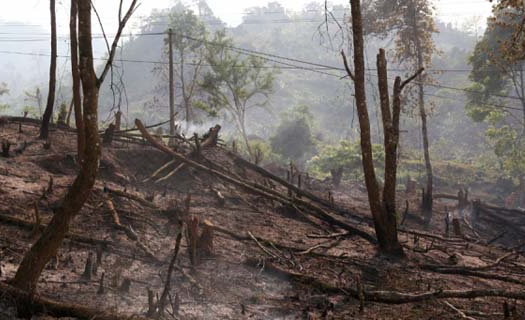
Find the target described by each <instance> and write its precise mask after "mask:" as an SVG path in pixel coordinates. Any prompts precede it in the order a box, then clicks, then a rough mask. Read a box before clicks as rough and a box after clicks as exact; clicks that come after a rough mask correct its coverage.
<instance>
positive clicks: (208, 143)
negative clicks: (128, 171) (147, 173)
mask: <svg viewBox="0 0 525 320" xmlns="http://www.w3.org/2000/svg"><path fill="white" fill-rule="evenodd" d="M220 131H221V126H220V125H218V124H217V125H215V127H211V128H210V130H209V131H208V133H206V134H205V135H204V140H203V141H202V142H200V141H199V140H198V138H197V136H196V138H195V149H194V150H193V151H192V152H191V153H190V154H188V155H185V157H193V156H195V155H200V150H201V149H208V148H211V147H215V146H216V145H217V141H218V140H219V132H220ZM173 162H174V160H172V161H170V162H168V163H167V164H165V165H164V166H162V168H161V169H159V170H157V171H155V172H154V173H153V175H152V176H151V177H150V178H148V179H147V180H149V179H152V178H153V177H155V176H156V175H158V174H159V173H160V172H161V171H163V170H164V169H167V168H168V167H169V166H170V165H171V164H172V163H173ZM184 165H185V163H184V162H182V163H181V164H179V165H178V166H177V167H176V168H175V169H173V170H172V171H171V172H169V173H168V174H167V175H166V176H164V177H162V178H160V179H157V180H156V181H155V183H159V182H161V181H164V180H167V179H168V178H169V177H171V176H173V175H174V174H176V173H177V172H178V171H180V170H181V169H182V168H184ZM145 181H146V180H145Z"/></svg>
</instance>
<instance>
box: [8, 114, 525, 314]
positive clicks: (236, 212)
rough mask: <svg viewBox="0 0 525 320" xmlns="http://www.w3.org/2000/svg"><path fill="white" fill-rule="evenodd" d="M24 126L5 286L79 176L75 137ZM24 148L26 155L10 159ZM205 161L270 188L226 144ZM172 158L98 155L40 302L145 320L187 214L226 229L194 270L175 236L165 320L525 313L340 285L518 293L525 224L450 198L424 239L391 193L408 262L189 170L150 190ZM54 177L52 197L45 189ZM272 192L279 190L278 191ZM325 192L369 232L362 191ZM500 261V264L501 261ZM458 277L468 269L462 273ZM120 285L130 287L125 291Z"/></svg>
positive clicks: (12, 174) (476, 301)
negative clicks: (456, 225)
mask: <svg viewBox="0 0 525 320" xmlns="http://www.w3.org/2000/svg"><path fill="white" fill-rule="evenodd" d="M22 131H23V132H22V133H20V132H19V125H18V124H16V123H10V124H7V125H4V126H2V127H0V137H1V138H2V139H8V140H9V141H10V142H12V143H13V146H12V147H11V156H10V157H9V158H0V268H1V274H0V281H7V280H8V279H10V278H12V277H13V276H14V274H15V272H16V270H17V267H18V265H19V263H20V262H21V259H22V257H23V255H24V254H25V252H27V250H28V249H29V247H30V245H31V244H32V243H33V242H34V241H35V240H36V239H37V238H38V234H39V231H38V230H36V231H34V230H32V228H31V226H30V224H32V223H33V222H34V221H35V218H34V212H35V207H37V208H38V211H39V213H40V217H41V220H42V224H44V225H45V224H47V223H48V222H49V220H50V219H51V217H52V215H53V209H54V208H56V207H57V206H58V205H59V203H60V199H61V198H62V196H63V195H64V194H65V192H66V190H67V188H68V187H69V185H70V184H71V183H72V181H73V179H74V177H75V173H76V170H77V167H78V164H77V161H76V156H75V150H76V149H75V135H74V133H72V132H70V131H66V130H58V129H56V130H55V131H53V132H52V134H51V136H52V139H51V146H50V148H49V149H46V148H44V145H43V142H42V141H39V140H36V139H35V137H36V136H37V127H36V126H34V125H32V124H28V123H25V124H23V125H22ZM24 144H25V145H26V147H25V149H24V150H23V152H16V150H17V149H20V148H21V147H23V146H24ZM202 157H203V159H200V160H201V161H202V162H204V163H211V164H214V165H218V166H220V167H221V168H225V169H226V170H228V171H229V172H230V173H231V174H232V175H235V176H237V177H241V178H242V179H245V180H248V181H255V182H258V183H261V184H265V183H267V182H266V181H265V179H266V178H265V177H263V176H261V175H260V174H258V173H256V172H253V171H251V170H249V169H245V168H241V167H239V166H238V165H236V163H235V162H234V159H233V158H232V157H231V154H230V153H229V152H226V151H225V150H224V149H223V148H219V147H216V148H213V149H209V150H205V151H203V155H202ZM170 160H171V158H170V156H168V155H165V154H163V153H161V152H160V151H157V150H155V149H153V147H151V146H146V145H138V144H129V143H123V142H114V143H113V144H112V145H111V146H109V147H108V146H106V147H104V148H103V155H102V161H101V164H100V167H101V174H100V178H99V179H98V181H97V183H96V186H95V189H94V191H93V192H92V193H91V195H90V198H89V201H88V203H87V205H86V206H85V207H84V208H83V209H82V211H81V213H80V214H79V215H78V216H77V217H76V219H75V220H74V223H73V225H72V226H71V230H70V233H69V234H70V237H68V239H67V240H66V241H65V243H64V244H63V245H62V247H61V249H60V252H59V254H58V255H57V257H56V259H53V260H52V261H51V262H50V263H49V265H48V266H47V267H46V269H45V271H44V272H43V274H42V277H41V279H40V282H39V285H38V292H39V295H40V296H45V297H49V298H52V299H54V300H57V301H61V302H67V303H75V304H80V305H87V306H90V307H93V308H97V309H99V310H100V311H101V312H123V313H126V314H140V315H144V314H145V312H146V311H147V309H148V290H151V291H152V292H153V293H154V295H160V294H161V293H162V291H163V288H164V284H165V281H166V276H167V269H168V264H169V261H170V259H171V257H172V255H173V251H174V247H175V238H176V235H177V232H178V231H179V224H178V222H177V221H179V220H183V221H187V219H188V218H189V217H190V216H191V217H196V218H198V220H199V221H200V222H203V221H205V220H207V221H209V222H210V223H211V224H213V225H214V226H216V227H218V228H221V229H222V230H223V231H226V232H219V231H214V232H213V252H212V254H211V255H204V256H199V257H198V260H199V261H197V263H196V264H195V265H193V264H192V263H191V261H190V255H189V254H188V241H187V237H183V241H182V248H181V251H180V255H179V258H178V260H177V263H176V268H175V271H174V272H173V277H172V281H171V288H170V297H171V299H170V300H171V302H172V304H171V303H170V306H168V308H167V313H166V315H165V317H166V319H174V318H175V319H459V318H463V317H464V318H469V317H470V318H469V319H472V318H474V319H502V318H503V317H504V307H503V306H504V304H505V303H506V304H507V305H508V306H509V307H508V309H510V314H511V315H510V317H514V318H515V319H522V318H524V317H525V305H524V303H523V301H520V300H517V301H515V300H512V299H505V298H501V297H479V298H473V299H452V298H451V299H436V298H429V299H426V300H424V301H419V302H413V303H402V304H391V303H377V302H372V301H364V305H363V308H361V302H360V300H359V299H356V298H355V297H353V296H352V295H350V294H348V292H347V291H346V290H345V288H354V289H355V288H362V289H363V290H364V291H365V292H366V291H396V292H403V293H420V292H427V291H439V290H450V289H452V290H467V289H489V288H492V289H496V288H499V289H506V290H511V291H516V292H519V291H522V290H523V288H524V285H525V277H524V275H525V258H524V256H523V244H524V242H523V239H524V234H525V231H524V227H523V223H524V222H525V216H522V217H520V216H519V215H518V216H507V217H506V219H507V220H506V221H512V222H513V225H512V227H510V228H509V227H508V225H505V224H502V223H501V222H500V223H498V222H497V221H496V220H490V219H489V218H487V219H472V217H471V216H470V214H469V213H461V212H459V211H457V210H456V211H454V210H455V209H454V206H455V205H456V201H449V200H445V201H438V202H436V205H435V213H434V217H433V222H432V224H431V225H430V227H429V228H428V229H427V230H424V228H423V226H422V219H421V218H420V216H421V214H420V212H419V209H418V207H419V205H418V199H417V195H411V196H407V195H405V194H400V195H399V199H398V200H399V212H401V213H403V212H404V210H405V200H407V201H408V202H409V204H410V205H409V208H410V210H409V213H408V215H407V217H406V221H405V222H404V225H403V227H402V228H403V230H406V231H403V232H400V235H399V236H400V240H401V242H402V244H403V247H404V249H405V253H406V258H405V259H402V260H392V259H388V258H385V257H382V256H378V255H377V252H376V249H375V246H374V245H373V244H371V243H369V242H368V241H367V240H365V239H363V238H361V237H359V236H352V235H349V234H343V233H342V231H343V230H341V229H339V228H337V227H334V226H333V225H330V224H328V223H327V222H325V221H322V220H320V219H318V218H316V217H314V216H312V215H310V214H309V213H308V212H298V211H297V210H294V209H293V208H290V207H286V206H283V205H281V204H279V203H277V202H275V201H272V200H267V199H264V198H262V197H260V196H256V195H253V194H251V193H249V192H248V191H246V190H243V189H241V188H238V187H235V186H233V185H231V184H229V183H227V182H225V181H221V180H219V179H217V178H216V177H213V176H211V175H209V174H207V173H202V172H200V171H197V170H195V169H192V168H189V167H184V168H183V169H182V170H180V171H179V172H177V173H176V174H174V175H173V176H172V177H170V178H168V179H166V180H164V181H161V182H158V183H155V181H154V180H155V179H150V180H148V181H145V180H146V179H148V178H150V177H151V175H152V174H153V172H155V171H156V170H157V169H158V168H160V167H161V166H162V165H164V164H165V163H166V162H168V161H170ZM51 179H52V181H53V182H52V188H50V189H51V190H47V189H49V188H48V187H49V184H50V183H49V181H50V180H51ZM275 188H276V190H278V191H279V192H282V194H287V190H286V189H285V188H283V187H282V186H278V185H277V186H275ZM115 190H116V191H121V193H118V192H114V191H115ZM329 190H330V191H331V192H332V193H333V196H334V202H335V203H336V205H337V206H338V207H340V208H344V209H345V210H347V211H348V212H351V213H352V214H353V215H356V216H358V217H361V219H357V218H356V217H352V216H346V217H341V219H345V221H347V222H349V223H356V224H357V221H358V220H362V221H361V222H360V227H361V228H362V229H363V230H366V231H368V232H369V233H371V234H373V232H374V230H373V228H372V227H371V224H370V213H369V209H368V204H367V200H366V199H367V198H366V193H365V192H364V188H363V186H362V185H360V184H358V183H343V185H342V186H340V187H339V188H337V189H335V188H333V187H332V186H330V185H329V184H327V183H323V182H320V181H313V182H312V183H311V189H310V191H311V192H312V193H315V194H317V195H318V196H320V197H326V195H327V193H328V191H329ZM122 194H124V195H126V196H122ZM130 195H131V197H130ZM188 195H190V196H188ZM133 198H134V199H133ZM187 199H190V200H189V203H190V208H189V212H187V211H188V210H186V206H185V203H186V202H187ZM108 200H111V202H112V203H113V204H114V207H115V209H116V212H117V214H118V216H119V219H120V222H121V224H122V225H123V226H125V227H130V228H131V229H132V230H133V232H134V233H135V234H136V235H137V237H138V241H137V240H135V241H134V240H132V239H130V238H129V236H128V235H127V234H126V233H125V232H123V231H122V229H119V228H117V227H116V225H115V221H114V216H113V215H112V212H111V211H110V209H109V208H108V205H107V201H108ZM149 204H151V205H149ZM447 212H453V214H455V215H457V214H460V216H461V218H462V222H461V223H462V224H461V226H462V232H463V233H464V235H465V238H464V239H458V238H455V237H450V238H448V237H446V236H445V223H444V221H445V218H446V215H447ZM400 218H401V217H400ZM463 218H464V219H463ZM20 221H23V222H26V224H23V223H21V222H20ZM498 221H499V220H498ZM450 228H452V227H450ZM413 230H418V232H413ZM450 232H452V231H450ZM338 233H339V234H340V235H339V236H338V235H337V234H338ZM502 233H504V234H503V235H501V234H502ZM498 235H501V236H500V237H499V238H497V239H495V238H496V237H497V236H498ZM255 239H257V241H256V240H255ZM491 240H493V241H492V242H491ZM488 242H491V243H490V244H487V243H488ZM144 247H145V248H144ZM511 248H512V250H511ZM97 252H98V254H99V255H100V253H101V258H102V259H101V261H100V264H99V265H98V268H97V270H96V273H95V274H93V275H92V276H91V278H90V279H86V277H84V273H85V272H84V271H85V265H86V260H87V259H88V257H89V256H90V255H91V256H92V258H93V259H94V257H95V256H96V255H97ZM501 257H505V259H501V261H499V260H498V258H501ZM496 262H497V263H496ZM460 270H467V271H471V274H459V273H461V272H463V271H460ZM463 273H464V272H463ZM294 275H300V276H294ZM498 276H499V277H498ZM102 278H103V279H104V281H103V283H102V282H101V279H102ZM305 279H307V280H305ZM125 282H129V283H130V285H129V286H126V285H124V286H123V283H125ZM358 283H360V284H361V285H360V286H359V285H358ZM320 284H323V285H320ZM328 288H329V289H328ZM0 301H1V302H0V319H14V318H15V316H14V315H15V310H14V307H13V305H12V301H10V300H9V299H7V298H5V297H3V296H2V295H1V293H0ZM457 309H459V310H463V311H458V310H457ZM514 309H515V310H514ZM461 312H463V313H461ZM170 314H173V316H172V315H170ZM41 319H44V317H42V318H41Z"/></svg>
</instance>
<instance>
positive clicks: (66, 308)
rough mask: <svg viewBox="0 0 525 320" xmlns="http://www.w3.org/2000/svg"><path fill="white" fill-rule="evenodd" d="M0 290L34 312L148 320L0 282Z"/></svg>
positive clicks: (66, 315) (108, 319)
mask: <svg viewBox="0 0 525 320" xmlns="http://www.w3.org/2000/svg"><path fill="white" fill-rule="evenodd" d="M0 292H2V294H3V295H6V296H8V297H11V298H12V299H13V300H15V302H16V303H17V304H18V305H20V304H23V305H24V308H26V309H29V310H30V311H31V312H32V313H34V314H47V315H50V316H53V317H71V318H78V319H86V320H91V319H97V320H146V318H144V317H141V316H137V315H125V314H120V313H116V312H114V311H102V310H100V308H98V309H93V308H89V307H85V306H81V305H78V304H68V303H63V302H59V301H55V300H52V299H49V298H45V297H42V296H33V297H32V298H30V297H29V294H28V293H27V292H25V291H22V290H20V289H17V288H15V287H12V286H10V285H7V284H5V283H2V282H0Z"/></svg>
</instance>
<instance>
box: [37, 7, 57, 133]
mask: <svg viewBox="0 0 525 320" xmlns="http://www.w3.org/2000/svg"><path fill="white" fill-rule="evenodd" d="M49 9H50V12H51V63H50V64H49V91H48V94H47V105H46V110H45V112H44V117H43V119H42V126H41V127H40V139H47V138H48V137H49V121H50V120H51V117H52V116H53V105H54V104H55V86H56V72H57V21H56V12H55V0H50V1H49Z"/></svg>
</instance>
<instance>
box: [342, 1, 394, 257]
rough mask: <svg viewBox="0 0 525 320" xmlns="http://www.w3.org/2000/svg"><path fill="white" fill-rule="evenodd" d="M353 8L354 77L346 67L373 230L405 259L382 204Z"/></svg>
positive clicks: (385, 249)
mask: <svg viewBox="0 0 525 320" xmlns="http://www.w3.org/2000/svg"><path fill="white" fill-rule="evenodd" d="M350 7H351V11H352V12H351V14H352V31H353V42H354V68H355V70H354V71H355V75H353V74H352V72H351V71H350V68H349V67H348V63H347V62H345V67H346V69H347V72H348V74H349V76H350V78H352V79H353V80H354V88H355V99H356V107H357V113H358V118H359V126H360V129H361V155H362V162H363V171H364V175H365V184H366V189H367V191H368V202H369V204H370V210H371V211H372V217H373V220H374V227H375V231H376V235H377V240H378V242H379V250H380V251H381V252H382V253H385V254H389V255H401V256H402V255H403V249H402V247H401V245H400V244H399V241H398V239H397V227H396V224H393V225H390V224H389V223H388V221H390V220H391V219H390V218H388V217H387V216H388V213H387V212H386V210H385V207H384V206H383V205H382V203H381V199H380V190H379V184H378V182H377V178H376V174H375V169H374V161H373V157H372V142H371V134H370V119H369V116H368V108H367V104H366V89H365V84H366V79H365V59H364V39H363V22H362V16H361V2H360V0H351V1H350ZM345 60H346V58H345ZM394 221H395V218H394Z"/></svg>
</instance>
